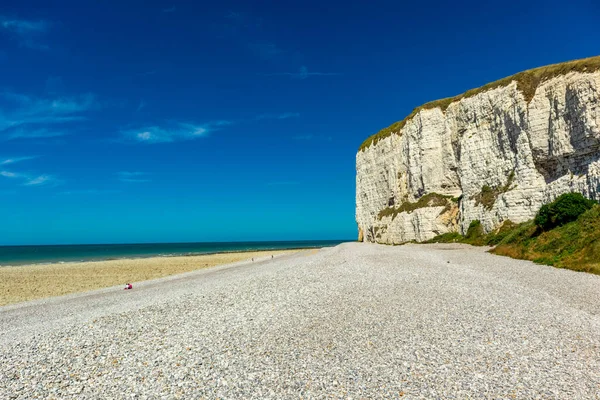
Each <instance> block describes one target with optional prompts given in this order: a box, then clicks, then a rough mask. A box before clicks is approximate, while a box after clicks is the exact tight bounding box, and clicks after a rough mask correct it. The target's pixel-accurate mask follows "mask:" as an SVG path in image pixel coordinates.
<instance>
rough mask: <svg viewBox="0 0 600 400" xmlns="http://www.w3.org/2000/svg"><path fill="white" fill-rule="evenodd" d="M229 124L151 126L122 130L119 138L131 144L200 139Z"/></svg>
mask: <svg viewBox="0 0 600 400" xmlns="http://www.w3.org/2000/svg"><path fill="white" fill-rule="evenodd" d="M231 124H232V122H231V121H213V122H208V123H205V124H195V123H184V122H176V123H169V124H165V125H162V126H159V125H152V126H145V127H141V128H137V129H126V130H122V131H121V136H122V137H123V139H125V140H127V141H133V142H141V143H169V142H176V141H182V140H193V139H197V138H201V137H204V136H206V135H208V134H209V133H210V132H213V131H215V130H218V129H220V128H222V127H224V126H227V125H231Z"/></svg>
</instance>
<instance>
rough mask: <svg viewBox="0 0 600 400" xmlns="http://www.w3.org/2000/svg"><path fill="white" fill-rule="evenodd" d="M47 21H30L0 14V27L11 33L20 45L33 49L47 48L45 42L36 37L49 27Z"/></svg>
mask: <svg viewBox="0 0 600 400" xmlns="http://www.w3.org/2000/svg"><path fill="white" fill-rule="evenodd" d="M50 25H51V24H50V23H49V22H48V21H43V20H40V21H31V20H24V19H18V18H8V17H5V16H0V28H1V29H2V30H3V31H4V32H8V33H9V34H11V35H12V36H13V37H14V38H15V39H16V40H17V41H18V42H19V44H20V45H21V46H23V47H27V48H30V49H35V50H48V49H49V47H48V46H47V45H46V44H43V43H40V42H39V41H38V38H39V37H40V36H41V35H43V34H44V33H46V32H47V31H48V30H49V29H50Z"/></svg>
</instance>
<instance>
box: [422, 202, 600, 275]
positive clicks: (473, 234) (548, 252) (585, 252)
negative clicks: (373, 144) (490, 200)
mask: <svg viewBox="0 0 600 400" xmlns="http://www.w3.org/2000/svg"><path fill="white" fill-rule="evenodd" d="M453 242H456V243H467V244H472V245H476V246H485V245H488V246H496V247H494V248H493V249H492V250H490V252H491V253H493V254H498V255H503V256H508V257H512V258H518V259H522V260H530V261H534V262H536V263H539V264H546V265H553V266H555V267H558V268H567V269H572V270H575V271H584V272H591V273H594V274H598V275H600V205H594V206H593V207H592V208H591V209H590V210H588V211H586V212H584V213H583V214H581V215H580V216H579V218H577V220H575V221H573V222H570V223H567V224H565V225H562V226H559V227H556V228H554V229H551V230H549V231H546V232H542V231H541V230H540V228H539V227H538V226H537V225H536V224H535V223H534V221H533V220H531V221H528V222H524V223H522V224H518V225H517V224H514V223H512V222H510V221H506V222H505V223H504V224H503V225H502V226H500V227H499V228H498V229H497V230H495V231H493V232H490V233H488V234H484V233H483V229H482V226H481V224H480V223H479V221H473V222H472V223H471V226H469V230H468V231H467V234H466V235H465V236H462V235H460V234H458V233H446V234H444V235H440V236H437V237H435V238H433V239H431V240H430V241H429V242H428V243H453Z"/></svg>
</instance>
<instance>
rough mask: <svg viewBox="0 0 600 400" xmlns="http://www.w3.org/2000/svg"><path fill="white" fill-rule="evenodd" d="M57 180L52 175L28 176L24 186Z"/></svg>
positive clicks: (52, 182)
mask: <svg viewBox="0 0 600 400" xmlns="http://www.w3.org/2000/svg"><path fill="white" fill-rule="evenodd" d="M56 183H57V180H56V178H55V177H53V176H52V175H39V176H36V177H31V178H27V180H26V181H25V183H23V185H24V186H44V185H49V184H56Z"/></svg>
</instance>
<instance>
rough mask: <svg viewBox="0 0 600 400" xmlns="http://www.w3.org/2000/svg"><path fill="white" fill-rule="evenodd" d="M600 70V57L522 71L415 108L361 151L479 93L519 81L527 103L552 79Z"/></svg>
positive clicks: (366, 141)
mask: <svg viewBox="0 0 600 400" xmlns="http://www.w3.org/2000/svg"><path fill="white" fill-rule="evenodd" d="M598 70H600V56H596V57H590V58H584V59H581V60H575V61H568V62H564V63H560V64H552V65H547V66H545V67H539V68H534V69H530V70H527V71H523V72H519V73H517V74H515V75H512V76H509V77H506V78H503V79H500V80H498V81H495V82H491V83H488V84H486V85H484V86H482V87H480V88H476V89H471V90H468V91H466V92H465V93H463V94H459V95H458V96H454V97H447V98H445V99H440V100H435V101H431V102H429V103H425V104H423V105H422V106H420V107H417V108H415V109H414V110H413V111H412V112H411V113H410V114H409V115H408V116H407V117H406V118H404V119H403V120H402V121H398V122H395V123H393V124H392V125H390V126H388V127H387V128H383V129H382V130H380V131H379V132H377V133H376V134H374V135H372V136H370V137H369V138H367V140H365V141H364V142H363V143H362V144H361V145H360V147H359V148H358V151H362V150H364V149H366V148H368V147H369V146H371V145H372V144H377V142H378V141H380V140H382V139H384V138H386V137H388V136H390V135H391V134H392V133H396V134H399V133H400V131H401V130H402V128H404V125H406V123H407V122H408V121H409V120H411V119H412V118H413V117H414V116H415V115H417V114H418V113H419V112H420V111H422V110H430V109H433V108H440V109H441V110H442V111H446V109H447V108H448V106H449V105H450V104H451V103H454V102H455V101H460V100H462V99H466V98H469V97H473V96H475V95H478V94H479V93H483V92H486V91H488V90H492V89H496V88H499V87H505V86H508V85H510V83H511V82H513V81H516V82H517V89H518V90H519V91H520V92H521V93H523V96H524V97H525V101H527V103H529V102H530V101H531V99H532V98H533V96H534V94H535V91H536V89H537V88H538V86H539V85H540V83H542V82H544V81H546V80H548V79H552V78H554V77H556V76H560V75H565V74H567V73H569V72H594V71H598Z"/></svg>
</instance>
